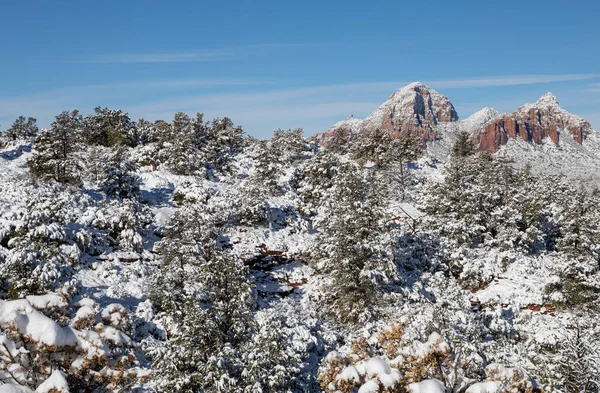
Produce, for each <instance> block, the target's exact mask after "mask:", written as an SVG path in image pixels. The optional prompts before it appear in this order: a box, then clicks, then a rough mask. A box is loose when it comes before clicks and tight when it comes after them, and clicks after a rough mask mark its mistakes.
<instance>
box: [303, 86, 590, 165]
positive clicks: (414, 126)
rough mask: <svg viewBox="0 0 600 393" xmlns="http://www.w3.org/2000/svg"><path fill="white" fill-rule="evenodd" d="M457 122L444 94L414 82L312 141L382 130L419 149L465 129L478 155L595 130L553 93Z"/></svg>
mask: <svg viewBox="0 0 600 393" xmlns="http://www.w3.org/2000/svg"><path fill="white" fill-rule="evenodd" d="M457 120H458V115H457V113H456V110H455V109H454V106H453V105H452V103H451V102H450V100H449V99H448V98H447V97H446V96H444V95H442V94H440V93H438V92H437V91H435V90H433V89H432V88H430V87H429V86H426V85H424V84H422V83H419V82H415V83H411V84H410V85H407V86H404V87H402V88H401V89H400V90H398V91H397V92H395V93H394V94H392V95H391V96H390V97H389V98H388V100H387V101H386V102H384V103H383V104H382V105H381V106H380V107H379V108H377V109H375V110H374V111H373V112H372V113H371V114H370V115H369V116H368V117H367V118H365V119H364V120H361V119H355V118H354V117H353V116H350V117H349V118H347V119H346V120H343V121H340V122H338V123H336V124H334V125H333V126H332V127H330V128H329V130H327V131H326V132H324V133H322V134H317V135H316V136H315V139H316V140H317V141H318V142H319V143H321V144H322V145H324V146H327V144H328V142H329V140H330V139H331V137H332V135H333V134H334V132H335V131H336V130H341V131H342V132H345V133H348V134H354V133H359V132H362V131H364V130H372V129H375V128H384V129H387V130H389V131H390V133H392V134H393V135H401V134H408V133H410V134H412V135H418V136H419V137H421V139H422V140H423V146H424V147H426V146H428V145H429V146H430V147H431V144H429V142H433V141H436V140H440V139H443V138H445V139H448V141H453V140H454V136H455V135H453V134H455V133H458V132H461V131H466V132H470V133H472V135H473V141H474V142H475V145H476V147H477V151H489V152H492V153H494V152H497V151H498V150H499V149H500V147H501V146H503V145H505V144H506V143H507V142H508V141H509V140H510V139H522V140H524V141H526V142H529V143H533V144H543V143H544V142H545V141H546V140H551V141H552V142H553V143H554V144H556V145H557V146H560V145H561V139H562V138H565V137H569V138H571V137H572V138H573V140H574V141H576V142H577V143H579V144H582V143H583V141H584V140H585V139H586V138H587V137H588V135H590V134H591V133H593V132H594V130H593V129H592V126H591V125H590V123H589V122H587V121H586V120H584V119H582V118H580V117H578V116H575V115H573V114H571V113H569V112H567V111H566V110H564V109H562V108H561V107H560V105H559V104H558V102H557V100H556V97H555V96H554V95H553V94H552V93H548V94H545V95H544V96H542V97H541V98H540V99H539V100H538V101H536V102H534V103H533V104H526V105H524V106H522V107H520V108H519V109H517V110H516V111H514V112H513V113H510V114H500V113H498V112H496V111H495V110H493V109H491V108H484V109H482V110H481V111H479V112H477V113H475V114H474V115H473V116H471V117H469V118H468V119H466V120H464V121H460V122H459V121H457ZM440 142H442V141H440ZM436 143H437V142H436ZM442 144H443V143H442Z"/></svg>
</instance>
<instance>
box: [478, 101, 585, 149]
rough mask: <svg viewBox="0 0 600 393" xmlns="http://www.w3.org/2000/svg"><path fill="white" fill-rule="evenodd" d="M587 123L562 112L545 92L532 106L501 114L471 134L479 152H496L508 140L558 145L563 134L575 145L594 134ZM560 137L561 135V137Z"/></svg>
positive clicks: (564, 111) (556, 102)
mask: <svg viewBox="0 0 600 393" xmlns="http://www.w3.org/2000/svg"><path fill="white" fill-rule="evenodd" d="M593 131H594V130H593V129H592V126H591V125H590V123H589V122H587V121H586V120H584V119H582V118H580V117H578V116H575V115H573V114H571V113H569V112H567V111H566V110H564V109H562V108H561V107H560V106H559V104H558V101H557V100H556V97H555V96H554V95H553V94H552V93H547V94H545V95H544V96H542V98H540V99H539V100H538V101H536V102H535V103H533V104H526V105H524V106H522V107H520V108H519V109H517V110H516V111H515V112H513V113H511V114H506V115H503V116H501V117H499V118H497V119H494V120H493V121H491V122H489V123H488V124H486V125H485V126H484V127H483V128H480V129H479V130H476V131H475V132H474V135H473V138H474V140H475V141H476V143H477V145H478V148H477V150H478V151H491V152H496V151H498V150H499V149H500V147H501V146H502V145H505V144H506V143H507V142H508V140H509V139H510V138H520V139H522V140H524V141H527V142H531V143H535V144H541V143H543V141H544V139H546V138H550V139H551V140H552V142H554V144H555V145H557V146H560V139H561V138H563V137H565V135H564V134H565V133H568V134H571V136H572V137H573V139H575V140H576V141H577V142H578V143H580V144H581V143H583V140H584V139H585V138H586V137H587V136H588V135H589V134H591V133H592V132H593ZM561 134H562V135H561Z"/></svg>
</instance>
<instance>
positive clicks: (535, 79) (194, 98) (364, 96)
mask: <svg viewBox="0 0 600 393" xmlns="http://www.w3.org/2000/svg"><path fill="white" fill-rule="evenodd" d="M598 77H599V75H598V74H561V75H529V76H498V77H482V78H470V79H440V80H430V81H428V80H426V81H425V83H427V84H428V85H430V86H432V87H433V88H434V89H456V88H484V87H488V88H494V87H497V86H517V85H528V84H534V83H537V84H544V83H545V84H551V83H558V82H566V81H577V80H591V79H594V78H598ZM407 83H408V81H387V82H365V83H349V84H337V85H321V86H310V87H300V88H288V89H284V88H280V89H275V88H274V87H273V85H270V86H269V88H267V87H266V86H265V85H267V84H269V81H256V80H244V79H239V80H237V79H188V80H186V79H181V80H178V79H174V80H151V81H133V82H118V83H109V84H102V85H91V86H75V87H70V88H64V89H59V90H55V91H52V92H42V93H37V94H32V95H29V96H26V97H5V98H2V97H0V118H12V119H14V118H15V117H16V116H18V115H21V114H23V115H28V116H36V117H38V118H39V119H40V123H41V124H42V125H49V123H50V121H51V120H52V119H53V117H54V116H55V115H56V114H58V113H60V111H62V110H66V109H73V108H80V109H81V110H82V111H83V112H84V113H85V112H86V111H91V109H92V108H93V107H95V106H97V105H102V106H104V105H107V106H109V107H115V108H121V109H123V110H126V111H128V112H129V113H130V114H131V116H132V117H133V118H138V117H145V118H149V119H152V120H153V119H158V118H164V119H166V120H168V119H170V118H172V116H173V114H174V113H175V112H179V111H183V112H188V113H195V112H198V111H201V112H204V113H206V115H207V117H214V116H229V117H231V118H233V119H234V121H236V122H237V123H239V124H241V125H243V126H245V128H247V129H248V130H249V131H250V132H251V133H252V134H254V135H256V136H266V135H267V134H268V133H270V132H271V131H272V129H274V128H277V127H291V126H294V127H295V126H302V125H304V127H305V129H306V131H307V132H308V133H313V132H317V131H323V130H324V129H327V128H328V127H329V126H330V125H331V124H333V122H335V121H337V120H340V119H343V118H345V117H347V116H348V115H349V114H351V113H354V114H356V116H357V117H362V116H366V115H368V113H369V112H370V111H371V110H373V109H375V108H376V107H377V106H379V105H380V104H381V102H383V101H384V100H385V99H386V98H387V97H388V96H389V94H390V93H392V92H394V91H395V90H397V89H398V88H399V87H401V86H403V85H406V84H407ZM251 85H257V86H251ZM258 85H261V86H258ZM244 86H245V87H244ZM195 87H197V88H198V89H194V88H195ZM237 87H239V88H237ZM242 87H244V88H242ZM184 89H186V90H184ZM140 91H141V93H140ZM132 92H134V93H137V94H136V95H132ZM449 96H450V99H452V95H449ZM522 98H524V97H521V98H519V96H514V97H513V96H511V101H512V100H513V99H514V100H515V106H514V108H513V107H512V106H511V105H512V103H510V104H511V105H509V104H508V103H506V104H505V105H500V106H501V107H500V108H497V109H500V110H503V109H504V110H514V109H515V108H516V107H518V106H519V105H522V104H523V103H524V102H525V101H526V100H527V99H529V98H526V99H522ZM569 102H571V101H569ZM470 104H472V102H471V103H461V102H455V105H456V106H457V108H459V109H460V111H459V113H461V114H462V115H465V116H466V115H468V113H469V112H471V110H470V109H472V111H476V110H478V109H480V108H481V107H483V106H485V105H499V104H502V102H501V101H498V99H496V100H495V101H493V102H482V103H481V104H477V105H475V106H474V107H473V108H470ZM572 105H578V104H576V103H572ZM465 107H469V110H466V109H465ZM504 107H506V108H504ZM465 112H466V113H465ZM3 123H6V122H4V121H3Z"/></svg>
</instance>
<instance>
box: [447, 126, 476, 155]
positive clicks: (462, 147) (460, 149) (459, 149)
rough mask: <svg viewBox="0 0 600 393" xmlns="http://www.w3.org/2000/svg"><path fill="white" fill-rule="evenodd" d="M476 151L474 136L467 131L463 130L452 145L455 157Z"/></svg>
mask: <svg viewBox="0 0 600 393" xmlns="http://www.w3.org/2000/svg"><path fill="white" fill-rule="evenodd" d="M474 153H475V144H474V143H473V137H472V136H471V134H470V133H468V132H467V131H461V132H460V133H459V134H458V138H457V139H456V142H455V143H454V146H453V147H452V156H453V157H467V156H470V155H473V154H474Z"/></svg>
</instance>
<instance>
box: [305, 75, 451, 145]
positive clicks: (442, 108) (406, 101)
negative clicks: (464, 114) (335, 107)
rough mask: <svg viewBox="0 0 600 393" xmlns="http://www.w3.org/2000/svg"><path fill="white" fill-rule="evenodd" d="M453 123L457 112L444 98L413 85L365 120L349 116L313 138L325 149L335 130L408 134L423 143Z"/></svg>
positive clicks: (390, 99)
mask: <svg viewBox="0 0 600 393" xmlns="http://www.w3.org/2000/svg"><path fill="white" fill-rule="evenodd" d="M456 120H458V115H457V114H456V110H455V109H454V106H453V105H452V103H451V102H450V100H449V99H448V98H447V97H446V96H444V95H442V94H440V93H438V92H437V91H435V90H433V89H432V88H430V87H429V86H426V85H424V84H422V83H419V82H415V83H411V84H410V85H407V86H404V87H402V88H401V89H400V90H398V91H397V92H395V93H394V94H392V95H391V96H390V97H389V98H388V100H387V101H386V102H384V103H383V104H382V105H381V106H380V107H379V108H377V109H375V111H373V112H372V113H371V114H370V115H369V116H368V117H367V118H366V119H364V120H360V119H355V118H354V117H352V116H350V117H349V118H348V119H346V120H343V121H341V122H338V123H336V124H334V125H333V126H332V127H330V128H329V130H327V131H326V132H325V133H323V134H318V135H316V138H317V140H319V141H320V142H321V143H323V144H325V145H326V144H327V140H328V138H329V136H330V135H331V133H332V132H333V131H334V130H336V129H343V130H346V131H348V132H350V133H356V132H360V131H361V130H368V129H374V128H385V129H388V130H390V132H392V133H393V134H396V135H399V134H402V133H409V132H410V133H412V134H416V135H419V136H421V137H422V138H423V140H424V141H433V140H435V139H436V132H435V126H436V125H438V124H439V123H441V122H451V121H456Z"/></svg>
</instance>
